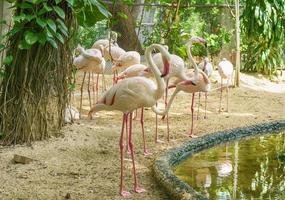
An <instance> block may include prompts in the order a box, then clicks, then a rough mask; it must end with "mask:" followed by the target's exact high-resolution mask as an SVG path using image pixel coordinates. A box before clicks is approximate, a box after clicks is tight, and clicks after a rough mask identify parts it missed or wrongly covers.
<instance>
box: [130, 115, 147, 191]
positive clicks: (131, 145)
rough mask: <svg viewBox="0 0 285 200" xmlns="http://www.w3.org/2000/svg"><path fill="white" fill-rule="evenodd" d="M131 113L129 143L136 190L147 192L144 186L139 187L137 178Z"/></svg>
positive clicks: (131, 116)
mask: <svg viewBox="0 0 285 200" xmlns="http://www.w3.org/2000/svg"><path fill="white" fill-rule="evenodd" d="M129 115H130V119H129V120H130V121H129V123H130V129H129V145H130V149H131V156H132V163H133V174H134V190H135V192H137V193H141V192H145V191H146V190H145V189H143V188H139V187H138V180H137V174H136V166H135V155H134V145H133V137H132V128H133V127H132V123H133V120H132V119H133V113H132V112H131V113H129Z"/></svg>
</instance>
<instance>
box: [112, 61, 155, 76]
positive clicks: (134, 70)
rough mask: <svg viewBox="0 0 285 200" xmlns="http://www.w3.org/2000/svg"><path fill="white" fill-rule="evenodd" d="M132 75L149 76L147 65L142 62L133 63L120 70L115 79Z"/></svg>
mask: <svg viewBox="0 0 285 200" xmlns="http://www.w3.org/2000/svg"><path fill="white" fill-rule="evenodd" d="M134 76H144V77H149V76H150V71H149V67H148V66H146V65H143V64H135V65H132V66H130V67H128V68H127V69H125V70H124V71H122V72H121V73H120V74H119V75H118V76H117V80H121V79H124V78H130V77H134Z"/></svg>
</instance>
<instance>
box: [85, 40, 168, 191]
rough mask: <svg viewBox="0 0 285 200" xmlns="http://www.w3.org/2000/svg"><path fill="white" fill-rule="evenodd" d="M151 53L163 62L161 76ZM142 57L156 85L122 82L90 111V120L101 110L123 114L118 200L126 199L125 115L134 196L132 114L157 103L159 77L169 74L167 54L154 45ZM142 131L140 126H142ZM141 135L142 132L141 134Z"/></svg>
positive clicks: (137, 79)
mask: <svg viewBox="0 0 285 200" xmlns="http://www.w3.org/2000/svg"><path fill="white" fill-rule="evenodd" d="M153 49H159V50H160V52H161V53H162V56H163V60H164V64H165V67H164V73H163V74H161V73H160V71H159V69H158V68H157V66H156V65H155V64H154V62H153V60H152V57H151V52H152V50H153ZM145 55H146V58H147V61H148V63H149V65H150V67H151V70H152V71H153V73H154V75H155V80H156V82H157V85H156V84H155V83H154V82H153V81H152V80H150V79H147V78H145V77H132V78H128V79H124V80H122V81H120V82H118V83H117V84H115V85H113V86H112V87H111V88H110V89H109V90H108V91H107V92H106V93H105V94H104V95H103V96H102V97H101V98H100V99H99V101H98V102H97V103H96V105H95V106H94V107H93V108H92V109H91V110H90V112H89V116H92V113H94V112H98V111H101V110H119V111H121V112H123V120H122V129H121V137H120V155H121V179H120V180H121V181H120V194H121V195H122V196H129V195H130V193H129V192H128V191H125V190H124V185H123V148H124V143H123V133H124V126H125V124H126V121H127V117H128V115H129V116H130V118H129V146H130V150H131V158H132V164H133V174H134V191H135V192H138V193H140V192H144V191H145V190H144V189H143V188H139V187H138V182H137V176H136V168H135V160H134V149H133V142H132V112H133V111H134V110H135V109H138V108H141V107H151V106H153V105H154V104H155V103H156V102H157V100H158V99H160V98H161V97H162V96H163V94H164V91H165V88H166V86H165V82H164V80H163V79H162V77H164V76H166V75H167V74H168V72H169V60H170V54H169V53H168V52H167V51H166V50H165V49H164V48H163V46H161V45H158V44H153V45H151V46H149V47H147V48H146V51H145ZM142 127H143V126H142ZM143 135H144V131H143Z"/></svg>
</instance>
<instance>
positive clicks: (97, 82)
mask: <svg viewBox="0 0 285 200" xmlns="http://www.w3.org/2000/svg"><path fill="white" fill-rule="evenodd" d="M98 91H99V74H97V79H96V100H97V101H98V97H99V94H98Z"/></svg>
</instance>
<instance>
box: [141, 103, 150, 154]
mask: <svg viewBox="0 0 285 200" xmlns="http://www.w3.org/2000/svg"><path fill="white" fill-rule="evenodd" d="M143 109H144V108H143V107H142V111H141V127H142V137H143V154H144V155H145V156H147V155H149V152H148V150H147V148H146V141H145V133H144V116H143V111H144V110H143Z"/></svg>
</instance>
